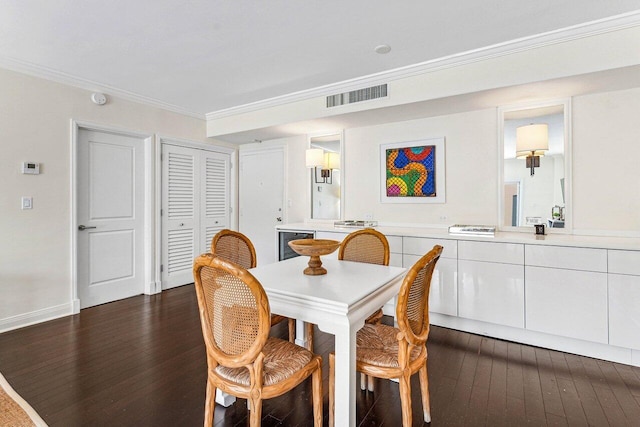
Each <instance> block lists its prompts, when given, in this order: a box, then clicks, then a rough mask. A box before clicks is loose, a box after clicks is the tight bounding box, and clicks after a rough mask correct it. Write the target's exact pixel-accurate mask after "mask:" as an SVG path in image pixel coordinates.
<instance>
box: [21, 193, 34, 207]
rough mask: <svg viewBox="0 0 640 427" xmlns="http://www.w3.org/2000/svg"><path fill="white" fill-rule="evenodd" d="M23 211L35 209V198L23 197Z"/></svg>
mask: <svg viewBox="0 0 640 427" xmlns="http://www.w3.org/2000/svg"><path fill="white" fill-rule="evenodd" d="M22 209H23V210H24V209H33V197H29V196H22Z"/></svg>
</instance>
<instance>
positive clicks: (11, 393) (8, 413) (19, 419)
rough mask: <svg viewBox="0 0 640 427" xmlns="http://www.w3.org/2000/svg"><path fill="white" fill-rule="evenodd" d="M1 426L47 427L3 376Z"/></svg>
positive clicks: (0, 386) (1, 377) (0, 381)
mask: <svg viewBox="0 0 640 427" xmlns="http://www.w3.org/2000/svg"><path fill="white" fill-rule="evenodd" d="M0 426H6V427H27V426H28V427H33V426H36V427H46V426H47V424H46V423H45V422H44V421H43V420H42V418H40V415H38V413H37V412H36V411H35V410H34V409H33V408H32V407H31V406H30V405H29V404H28V403H27V402H26V401H25V400H24V399H23V398H22V397H20V395H19V394H18V393H16V392H15V390H14V389H13V388H12V387H11V385H10V384H9V383H8V382H7V380H6V379H5V378H4V377H3V376H2V374H0Z"/></svg>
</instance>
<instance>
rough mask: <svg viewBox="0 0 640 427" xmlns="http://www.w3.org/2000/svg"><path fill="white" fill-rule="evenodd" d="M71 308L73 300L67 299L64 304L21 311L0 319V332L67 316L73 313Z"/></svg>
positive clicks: (72, 307)
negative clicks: (26, 311)
mask: <svg viewBox="0 0 640 427" xmlns="http://www.w3.org/2000/svg"><path fill="white" fill-rule="evenodd" d="M78 303H79V302H78ZM73 309H74V302H73V301H69V302H68V303H66V304H60V305H55V306H53V307H47V308H43V309H40V310H36V311H31V312H29V313H23V314H19V315H17V316H11V317H6V318H4V319H0V332H6V331H11V330H13V329H18V328H24V327H25V326H29V325H34V324H36V323H41V322H45V321H47V320H52V319H57V318H59V317H64V316H69V315H71V314H74V311H73Z"/></svg>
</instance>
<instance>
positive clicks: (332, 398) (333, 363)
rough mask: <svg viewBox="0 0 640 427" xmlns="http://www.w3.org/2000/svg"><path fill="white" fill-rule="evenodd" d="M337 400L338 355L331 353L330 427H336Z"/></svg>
mask: <svg viewBox="0 0 640 427" xmlns="http://www.w3.org/2000/svg"><path fill="white" fill-rule="evenodd" d="M335 398H336V355H335V353H329V427H333V426H334V425H335V421H334V419H333V417H334V415H335V410H336V406H335Z"/></svg>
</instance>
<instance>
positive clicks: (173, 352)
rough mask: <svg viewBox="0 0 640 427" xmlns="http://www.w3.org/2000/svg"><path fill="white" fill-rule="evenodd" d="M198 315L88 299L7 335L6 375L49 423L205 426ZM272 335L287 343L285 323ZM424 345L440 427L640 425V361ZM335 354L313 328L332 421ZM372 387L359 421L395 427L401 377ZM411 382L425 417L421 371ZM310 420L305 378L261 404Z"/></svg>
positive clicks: (184, 306)
mask: <svg viewBox="0 0 640 427" xmlns="http://www.w3.org/2000/svg"><path fill="white" fill-rule="evenodd" d="M384 321H385V322H390V321H391V319H390V318H388V317H385V319H384ZM199 322H200V320H199V318H198V311H197V303H196V298H195V291H194V289H193V287H192V286H183V287H180V288H176V289H172V290H169V291H165V292H163V293H161V294H159V295H153V296H139V297H134V298H129V299H126V300H122V301H117V302H114V303H110V304H105V305H101V306H97V307H92V308H89V309H86V310H82V311H81V313H80V314H78V315H75V316H69V317H65V318H61V319H56V320H52V321H50V322H46V323H41V324H38V325H34V326H30V327H26V328H22V329H19V330H15V331H10V332H6V333H3V334H0V372H2V374H3V375H4V376H5V377H6V378H7V380H8V381H9V382H10V383H11V385H12V386H13V387H14V389H15V390H16V391H17V392H18V393H19V394H20V395H22V397H24V398H25V399H26V400H27V401H28V402H29V403H30V404H31V405H32V406H33V407H34V408H35V409H36V411H38V413H39V414H40V415H41V416H42V417H43V418H44V420H45V421H46V422H47V423H48V424H49V425H50V426H65V427H67V426H201V425H202V422H203V415H204V392H205V384H206V360H205V353H204V351H205V350H204V344H203V339H202V333H201V331H200V323H199ZM272 334H274V335H278V336H280V337H282V338H283V339H287V334H288V332H287V325H286V324H285V323H282V324H279V325H277V326H275V327H274V328H273V329H272ZM427 346H428V349H429V381H430V394H431V415H432V419H433V421H432V425H434V426H439V425H448V426H482V425H486V426H516V425H532V426H545V425H570V426H573V425H575V426H583V425H594V426H607V425H610V426H623V425H640V368H636V367H631V366H627V365H621V364H617V363H611V362H605V361H602V360H596V359H590V358H586V357H581V356H575V355H571V354H566V353H560V352H556V351H551V350H545V349H540V348H535V347H530V346H525V345H520V344H517V343H511V342H506V341H500V340H495V339H491V338H486V337H481V336H477V335H472V334H468V333H464V332H459V331H455V330H451V329H445V328H439V327H433V328H432V331H431V335H430V337H429V341H428V343H427ZM332 350H333V336H331V335H328V334H325V333H322V332H320V331H318V330H317V329H316V333H315V351H316V352H317V353H320V354H322V356H323V359H324V366H323V369H324V371H323V376H324V393H325V396H324V405H325V411H324V412H325V420H324V422H325V425H326V424H327V422H328V413H327V403H328V399H327V390H328V374H329V369H328V357H327V354H328V353H329V352H330V351H332ZM357 377H358V378H359V376H357ZM375 386H376V392H375V393H373V394H372V393H366V392H359V391H358V397H357V401H356V410H357V419H358V422H359V424H360V425H361V426H382V425H385V426H396V425H399V424H400V422H401V412H400V398H399V391H398V384H397V383H394V382H390V381H383V380H376V383H375ZM411 387H412V389H411V391H412V397H413V399H412V400H413V413H414V415H415V416H414V425H422V424H423V423H422V422H421V420H420V414H421V413H422V411H421V403H420V387H419V381H418V376H417V375H415V376H414V378H413V379H412V383H411ZM415 418H417V419H415ZM214 424H215V425H216V426H238V425H241V426H245V425H247V406H246V401H244V400H238V401H237V402H236V403H235V404H234V405H232V406H230V407H229V408H222V407H220V406H217V407H216V413H215V420H214ZM312 424H313V421H312V405H311V382H310V381H306V382H304V383H303V384H301V385H299V386H298V387H297V388H296V389H294V390H293V392H291V393H288V394H286V395H284V396H281V397H278V398H275V399H270V400H267V401H265V403H264V408H263V425H264V426H275V425H281V426H310V425H312Z"/></svg>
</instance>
